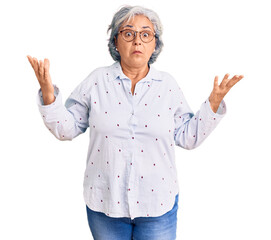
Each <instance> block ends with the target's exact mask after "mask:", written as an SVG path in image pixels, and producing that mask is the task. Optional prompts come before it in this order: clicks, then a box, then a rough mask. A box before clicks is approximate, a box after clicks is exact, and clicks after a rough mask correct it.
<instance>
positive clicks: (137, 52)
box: [133, 51, 142, 54]
mask: <svg viewBox="0 0 271 240" xmlns="http://www.w3.org/2000/svg"><path fill="white" fill-rule="evenodd" d="M133 54H142V52H140V51H134V52H133Z"/></svg>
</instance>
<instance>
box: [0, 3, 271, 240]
mask: <svg viewBox="0 0 271 240" xmlns="http://www.w3.org/2000/svg"><path fill="white" fill-rule="evenodd" d="M123 4H131V5H142V6H144V7H147V8H151V9H153V10H154V11H156V12H157V13H158V15H159V16H160V18H161V21H162V23H163V26H164V34H163V40H164V44H165V46H164V49H163V51H162V53H161V55H160V56H159V58H158V60H157V62H156V63H154V66H155V67H156V68H157V69H159V70H163V71H167V72H169V73H171V74H172V75H173V76H174V77H175V78H176V80H177V81H178V83H179V85H180V86H181V88H182V90H183V92H184V94H185V96H186V99H187V101H188V103H189V105H190V107H191V108H192V109H193V111H194V112H196V111H197V110H198V109H199V107H200V105H201V103H202V102H204V101H205V99H206V98H207V97H208V96H209V94H210V92H211V90H212V86H213V80H214V77H215V76H216V75H217V76H219V81H221V80H222V78H223V77H224V75H225V74H226V73H230V77H232V76H233V75H235V74H237V75H241V74H243V75H244V79H242V80H241V82H239V83H238V84H237V85H236V86H234V88H232V90H231V91H230V92H229V93H228V95H227V96H226V97H225V102H226V104H227V114H226V116H225V117H224V119H223V120H222V121H221V123H220V124H219V125H218V127H217V128H216V129H215V130H214V132H213V133H212V134H211V135H210V136H209V138H208V139H207V140H206V141H205V142H204V143H203V144H202V145H201V146H200V147H198V148H197V149H194V150H192V151H188V150H184V149H182V148H179V147H177V146H176V162H177V166H178V176H179V182H180V199H179V210H178V225H177V239H181V240H199V239H202V240H205V239H206V240H218V239H219V240H229V239H231V240H240V239H246V240H251V239H255V240H259V239H260V240H270V239H271V231H270V226H271V217H270V216H271V204H270V203H271V187H270V184H271V174H270V172H271V163H270V160H271V157H270V140H269V136H270V134H271V129H270V117H271V116H270V97H269V94H270V80H271V79H270V63H271V61H270V56H271V47H270V44H271V36H270V22H271V15H270V5H269V3H268V1H267V0H266V1H264V0H257V1H250V0H243V1H242V0H226V1H219V0H205V1H201V0H194V1H193V0H190V1H169V0H167V1H157V0H151V1H146V0H142V1H137V0H133V1H129V0H127V1H120V0H115V1H105V0H99V1H87V0H77V1H68V0H65V1H64V0H63V1H56V0H47V1H40V0H24V1H19V0H17V1H16V0H15V1H5V3H4V1H2V2H1V3H0V22H1V38H0V41H1V44H0V68H1V69H0V79H1V94H0V101H1V118H0V121H1V125H0V126H1V139H2V142H1V151H0V155H1V156H0V158H1V160H0V193H1V197H0V226H1V230H0V239H5V240H10V239H28V240H32V239H35V240H36V239H39V240H43V239H44V240H45V239H46V240H48V239H73V240H74V239H80V240H83V239H92V237H91V233H90V230H89V227H88V224H87V216H86V209H85V204H84V201H83V173H84V170H85V164H86V154H87V146H88V131H89V130H87V132H86V133H85V134H83V135H80V136H78V137H77V138H76V139H74V140H73V141H65V142H61V141H59V140H57V139H56V138H55V137H54V136H53V135H52V134H50V132H49V131H48V130H47V128H46V127H45V126H44V124H43V121H42V118H41V116H40V115H39V112H38V107H37V104H36V94H37V92H38V89H39V84H38V81H37V79H36V77H35V74H34V71H33V70H32V68H31V66H30V64H29V62H28V60H27V57H26V56H27V55H31V56H33V57H36V58H38V59H44V58H49V60H50V63H51V68H50V73H51V76H52V80H53V83H55V84H57V86H58V87H59V88H60V90H61V92H62V95H63V100H65V99H66V98H67V97H68V96H69V94H70V93H71V92H72V90H73V89H74V88H75V87H76V86H77V84H79V83H80V82H81V81H82V80H83V79H84V78H85V77H86V76H87V75H88V74H89V73H90V72H91V71H93V70H94V69H95V68H97V67H100V66H106V65H111V64H112V63H113V60H112V58H111V56H110V55H109V52H108V48H107V39H108V38H109V35H107V33H106V31H107V28H108V25H109V24H110V23H111V20H112V17H113V14H114V13H115V12H116V11H117V10H118V9H119V8H120V7H121V5H123Z"/></svg>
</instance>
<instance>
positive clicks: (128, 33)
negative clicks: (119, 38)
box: [124, 31, 133, 37]
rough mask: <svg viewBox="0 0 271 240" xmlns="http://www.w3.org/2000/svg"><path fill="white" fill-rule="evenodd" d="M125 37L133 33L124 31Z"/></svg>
mask: <svg viewBox="0 0 271 240" xmlns="http://www.w3.org/2000/svg"><path fill="white" fill-rule="evenodd" d="M124 35H125V37H132V36H133V33H132V32H131V31H124Z"/></svg>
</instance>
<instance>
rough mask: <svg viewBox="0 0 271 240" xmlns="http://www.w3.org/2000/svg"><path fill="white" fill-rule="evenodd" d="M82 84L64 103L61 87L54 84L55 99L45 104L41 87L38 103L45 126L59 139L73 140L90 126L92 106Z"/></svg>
mask: <svg viewBox="0 0 271 240" xmlns="http://www.w3.org/2000/svg"><path fill="white" fill-rule="evenodd" d="M81 90H82V86H81V85H78V86H77V87H76V89H75V90H74V91H73V92H72V93H71V95H70V96H69V98H68V99H67V100H66V102H65V105H63V103H62V95H61V92H60V91H59V88H58V87H57V86H56V85H54V95H55V101H54V102H53V103H51V104H49V105H44V103H43V98H42V91H41V89H39V91H38V96H37V104H38V108H39V111H40V114H41V116H42V119H43V121H44V124H45V126H46V127H47V128H48V129H49V131H50V132H51V133H52V134H53V135H54V136H55V137H56V138H57V139H59V140H63V141H64V140H72V139H73V138H75V137H77V136H78V135H79V134H81V133H83V132H85V131H86V129H87V128H88V126H89V124H88V118H89V110H90V107H89V106H88V104H87V102H88V101H87V99H85V97H84V94H83V93H82V91H81Z"/></svg>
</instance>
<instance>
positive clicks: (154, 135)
mask: <svg viewBox="0 0 271 240" xmlns="http://www.w3.org/2000/svg"><path fill="white" fill-rule="evenodd" d="M54 89H55V96H56V99H55V101H54V102H53V103H51V104H49V105H44V104H43V99H42V92H41V89H39V92H38V97H37V103H38V106H39V111H40V113H41V116H42V118H43V121H44V123H45V125H46V126H47V128H48V129H49V130H50V131H51V133H52V134H53V135H54V136H55V137H56V138H57V139H59V140H72V139H73V138H75V137H76V136H78V135H79V134H81V133H83V132H85V131H86V129H87V128H88V127H89V148H88V153H87V158H86V170H85V175H84V183H83V186H84V200H85V203H86V205H87V206H88V207H89V208H90V209H92V210H94V211H99V212H103V213H105V214H106V215H107V216H110V217H129V218H131V219H134V218H136V217H157V216H161V215H163V214H165V213H166V212H168V211H170V210H171V209H172V207H173V205H174V201H175V196H176V194H178V192H179V184H178V177H177V171H176V164H175V145H176V146H180V147H183V148H186V149H192V148H195V147H197V146H199V144H201V143H202V141H203V140H204V139H205V138H206V137H207V136H208V135H209V134H210V133H211V132H212V130H213V129H214V128H215V127H216V126H217V124H218V123H219V121H220V120H221V119H222V117H223V116H224V115H225V113H226V106H225V102H224V101H222V102H221V104H220V106H219V109H218V111H217V113H214V112H213V111H212V109H211V107H210V103H209V100H208V99H207V100H206V101H205V102H204V103H203V104H202V105H201V107H200V110H199V111H198V112H197V113H196V114H195V115H194V114H193V112H192V111H191V109H190V108H189V106H188V104H187V102H186V100H185V98H184V95H183V93H182V91H181V89H180V87H179V85H178V83H177V82H176V80H175V79H174V78H173V77H172V76H171V75H170V74H168V73H166V72H162V71H158V70H156V69H155V68H154V67H153V66H152V65H150V69H149V72H148V74H147V75H146V77H145V78H143V79H141V80H140V81H139V82H137V83H136V85H135V90H134V95H133V94H132V93H131V80H130V79H129V78H128V77H127V76H125V74H124V73H123V72H122V68H121V65H120V63H119V62H115V63H114V64H112V65H111V66H106V67H100V68H97V69H95V70H94V71H93V72H91V73H90V74H89V75H88V76H87V77H86V78H85V79H84V80H83V81H82V82H81V83H80V84H79V85H78V86H77V87H76V88H75V90H74V91H73V92H72V93H71V95H70V96H69V98H68V99H67V100H66V102H65V105H63V104H62V98H61V92H60V91H59V89H58V87H57V86H56V85H54Z"/></svg>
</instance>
